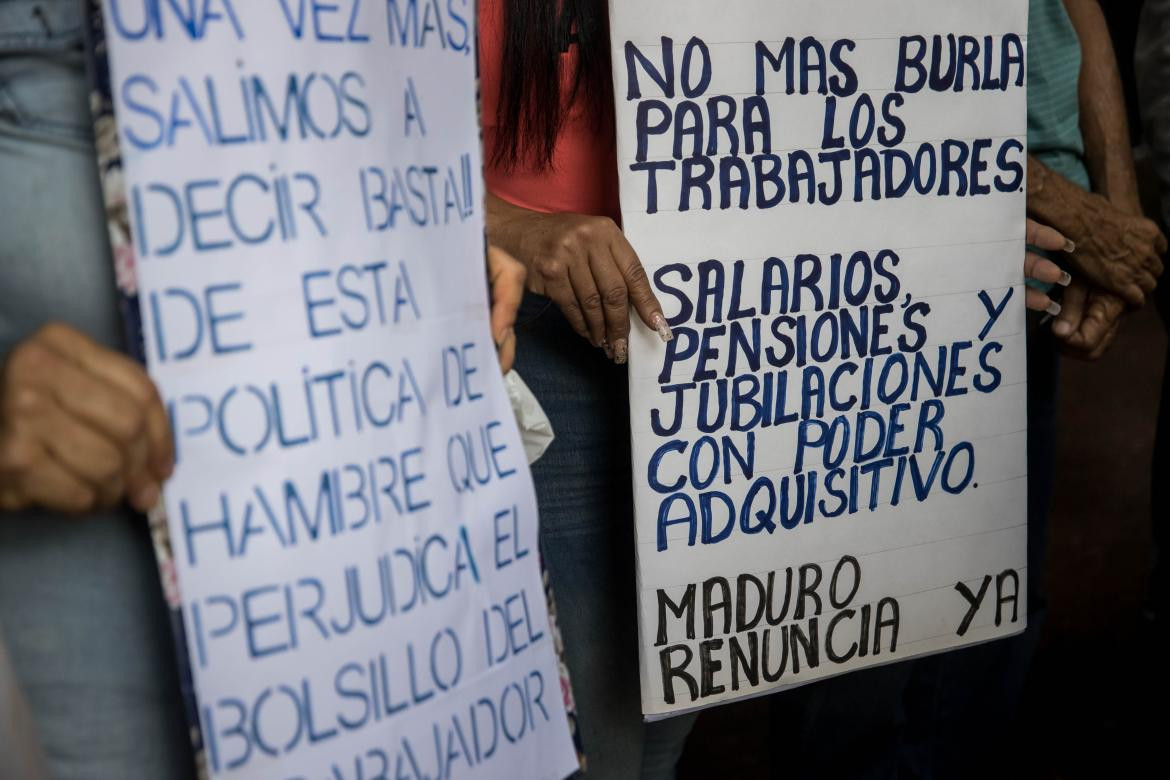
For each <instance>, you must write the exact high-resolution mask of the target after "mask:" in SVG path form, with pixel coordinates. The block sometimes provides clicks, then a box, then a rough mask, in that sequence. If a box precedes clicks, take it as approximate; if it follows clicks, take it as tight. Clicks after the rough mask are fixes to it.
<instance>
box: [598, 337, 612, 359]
mask: <svg viewBox="0 0 1170 780" xmlns="http://www.w3.org/2000/svg"><path fill="white" fill-rule="evenodd" d="M601 351H602V352H604V353H605V356H606V357H607V358H609V359H610V360H613V347H611V346H610V345H609V341H608V340H606V339H602V340H601Z"/></svg>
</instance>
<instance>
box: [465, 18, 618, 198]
mask: <svg viewBox="0 0 1170 780" xmlns="http://www.w3.org/2000/svg"><path fill="white" fill-rule="evenodd" d="M505 2H506V0H481V1H480V4H479V73H480V88H481V90H482V95H483V143H484V158H485V160H484V176H485V178H486V179H487V189H488V191H489V192H491V193H492V194H493V195H496V196H498V197H500V198H502V199H504V200H506V201H508V202H509V203H512V204H514V205H517V206H523V207H524V208H528V209H532V210H534V211H544V212H562V211H566V212H571V213H574V214H594V215H598V216H607V217H611V218H612V219H614V220H615V221H617V220H618V219H619V216H620V209H619V204H618V181H617V152H616V144H615V139H614V136H613V126H612V123H611V122H608V121H601V122H596V121H593V118H592V117H590V116H588V114H587V111H588V108H587V106H586V105H584V104H582V102H581V101H578V102H577V103H575V104H574V105H572V106H570V107H569V114H568V116H567V118H566V120H565V123H564V125H563V126H562V128H561V133H560V136H559V137H558V138H557V143H556V148H555V150H554V152H553V161H552V162H553V164H552V167H551V168H548V169H542V168H540V167H538V166H535V165H533V164H531V163H525V162H524V161H521V162H520V163H519V164H518V165H517V166H516V167H515V169H514V170H511V171H505V170H502V169H500V168H499V167H498V166H495V165H493V164H492V156H493V152H494V151H495V144H496V138H497V136H496V129H497V128H496V110H497V107H498V106H499V100H500V81H501V78H502V73H501V64H502V63H501V60H502V58H503V53H504V15H505V14H504V5H505ZM561 58H562V60H561V74H562V79H563V81H562V83H563V85H564V89H563V92H564V93H568V91H569V90H570V89H571V87H572V77H573V74H574V72H575V68H576V64H577V62H576V61H577V44H576V43H574V44H572V45H571V46H570V47H569V51H568V52H567V53H565V54H562V55H561Z"/></svg>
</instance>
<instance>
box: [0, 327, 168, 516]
mask: <svg viewBox="0 0 1170 780" xmlns="http://www.w3.org/2000/svg"><path fill="white" fill-rule="evenodd" d="M173 467H174V445H173V441H172V439H171V431H170V424H169V422H168V420H167V414H166V411H165V410H164V409H163V405H162V401H161V400H160V399H159V396H158V392H157V390H156V389H155V387H154V383H153V382H151V381H150V378H149V377H148V376H147V375H146V372H145V371H144V370H143V369H142V367H141V366H139V365H138V364H137V363H135V362H134V361H132V360H130V359H129V358H128V357H126V356H125V355H121V354H119V353H117V352H113V351H111V350H109V349H106V348H105V347H102V346H100V345H98V344H96V343H95V342H93V341H92V340H91V339H90V338H89V337H88V336H86V335H84V334H82V333H80V332H79V331H76V330H74V329H73V328H70V327H68V326H66V325H59V324H54V325H48V326H46V327H44V328H42V329H41V330H39V331H38V332H37V333H36V334H34V335H33V336H32V337H31V338H29V339H27V340H26V341H24V342H22V343H20V344H18V345H17V346H16V347H14V348H13V349H12V351H11V352H10V353H9V354H8V358H7V360H6V361H5V363H4V366H3V368H2V369H0V510H6V511H13V510H19V509H26V508H30V507H42V508H45V509H51V510H55V511H61V512H86V511H90V510H93V509H96V508H101V507H111V506H114V505H116V504H117V503H119V502H121V501H122V500H124V499H125V500H128V501H129V502H130V503H131V504H132V505H133V506H134V507H135V508H136V509H138V510H140V511H146V510H148V509H150V508H151V507H152V506H153V505H154V504H155V503H156V502H157V501H158V498H159V495H160V493H161V490H162V483H163V481H164V480H166V479H167V477H169V476H170V474H171V471H172V469H173Z"/></svg>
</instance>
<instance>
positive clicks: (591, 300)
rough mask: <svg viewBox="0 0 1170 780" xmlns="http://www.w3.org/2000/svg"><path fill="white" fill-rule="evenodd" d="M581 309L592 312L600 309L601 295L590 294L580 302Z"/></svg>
mask: <svg viewBox="0 0 1170 780" xmlns="http://www.w3.org/2000/svg"><path fill="white" fill-rule="evenodd" d="M581 308H583V309H585V311H590V312H594V311H597V310H598V309H600V308H601V293H591V294H590V295H587V296H585V298H584V299H582V301H581Z"/></svg>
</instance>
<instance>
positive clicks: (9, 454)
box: [0, 436, 37, 476]
mask: <svg viewBox="0 0 1170 780" xmlns="http://www.w3.org/2000/svg"><path fill="white" fill-rule="evenodd" d="M36 462H37V449H36V448H35V447H33V446H32V445H31V444H30V443H29V442H28V441H26V440H24V439H23V438H20V437H16V436H6V437H4V440H3V441H0V470H3V471H7V472H8V473H10V474H14V475H16V476H23V475H25V474H27V473H28V472H30V471H31V470H32V469H33V468H34V467H35V466H36Z"/></svg>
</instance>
